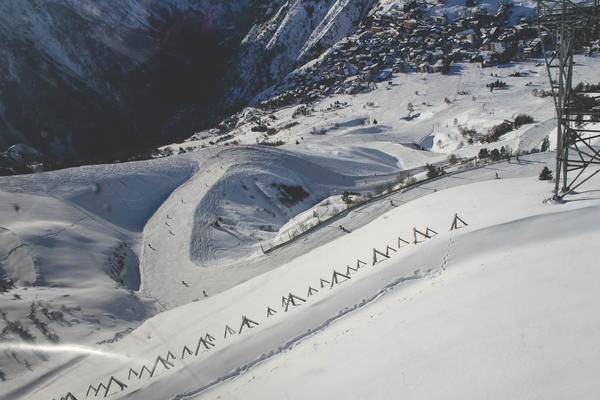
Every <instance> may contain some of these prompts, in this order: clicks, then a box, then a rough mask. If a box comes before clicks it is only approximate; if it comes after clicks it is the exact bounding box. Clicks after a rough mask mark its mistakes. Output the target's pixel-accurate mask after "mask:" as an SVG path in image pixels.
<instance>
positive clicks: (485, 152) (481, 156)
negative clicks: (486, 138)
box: [477, 147, 490, 160]
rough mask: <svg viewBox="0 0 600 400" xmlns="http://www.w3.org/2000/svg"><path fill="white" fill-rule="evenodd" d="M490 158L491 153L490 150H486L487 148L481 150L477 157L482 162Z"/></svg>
mask: <svg viewBox="0 0 600 400" xmlns="http://www.w3.org/2000/svg"><path fill="white" fill-rule="evenodd" d="M489 156H490V153H489V151H488V149H486V148H485V147H484V148H483V149H481V150H479V154H478V155H477V157H479V159H480V160H483V159H485V158H488V157H489Z"/></svg>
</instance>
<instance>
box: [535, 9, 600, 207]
mask: <svg viewBox="0 0 600 400" xmlns="http://www.w3.org/2000/svg"><path fill="white" fill-rule="evenodd" d="M599 4H600V0H581V1H577V0H574V1H570V0H538V3H537V5H538V6H537V17H538V27H539V32H540V39H541V42H542V51H543V54H544V58H545V61H546V68H547V71H548V76H549V78H550V85H551V88H552V95H553V97H554V105H555V108H556V117H557V141H556V142H557V148H556V177H555V187H554V198H555V199H561V198H562V197H563V196H565V195H566V194H568V193H571V192H572V191H573V190H575V189H576V188H577V187H579V186H580V185H582V184H583V183H584V182H585V181H587V180H588V179H590V178H591V177H592V176H594V175H595V174H597V173H598V172H600V169H597V170H595V171H594V172H592V173H591V174H589V175H587V176H585V175H584V171H585V170H586V169H587V168H588V167H589V166H590V165H593V164H598V165H600V149H596V148H595V147H594V146H592V145H591V142H590V141H591V139H594V138H597V137H600V130H597V129H596V130H594V129H588V128H586V127H585V122H586V121H590V120H591V119H594V118H598V117H600V109H598V108H596V107H591V108H590V107H586V106H585V104H582V99H583V100H585V99H584V98H583V97H582V96H585V97H591V98H593V99H596V98H599V97H600V90H597V91H596V92H590V91H587V92H586V93H585V94H583V92H582V91H581V90H580V89H579V88H576V87H573V68H574V65H575V64H574V62H573V54H574V51H575V50H576V49H578V48H581V46H582V45H583V44H584V43H586V42H589V41H590V40H592V39H593V38H595V37H596V36H597V34H598V26H599V23H600V15H599V12H600V7H599ZM547 44H551V46H552V50H551V51H548V50H547V49H546V45H547ZM570 173H571V174H570Z"/></svg>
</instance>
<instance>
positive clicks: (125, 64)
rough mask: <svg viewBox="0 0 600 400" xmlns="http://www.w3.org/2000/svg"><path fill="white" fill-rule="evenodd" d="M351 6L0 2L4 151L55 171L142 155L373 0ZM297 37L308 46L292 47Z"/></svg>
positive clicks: (259, 86) (250, 1)
mask: <svg viewBox="0 0 600 400" xmlns="http://www.w3.org/2000/svg"><path fill="white" fill-rule="evenodd" d="M339 3H343V4H342V5H340V4H339ZM346 3H347V2H344V1H339V0H325V1H315V0H295V1H289V2H283V1H281V0H271V1H269V0H236V1H226V2H223V1H215V0H106V1H103V2H100V3H98V2H95V1H88V0H47V1H38V0H5V1H4V2H2V4H0V43H2V45H0V153H1V152H2V151H5V150H6V149H7V148H9V147H10V146H11V145H13V144H17V143H24V144H27V145H29V146H32V147H34V148H35V149H37V150H39V151H41V152H42V153H43V154H44V160H45V164H46V168H48V166H49V167H50V168H52V165H53V164H54V166H55V167H56V166H59V165H69V164H74V163H94V162H101V161H113V160H124V159H128V158H131V157H139V156H140V155H142V154H147V153H148V152H149V151H150V150H151V149H152V148H155V147H156V146H158V145H161V144H166V143H170V142H172V141H174V140H179V139H183V138H185V137H189V136H190V135H191V134H192V133H193V132H195V131H198V130H201V129H205V128H207V127H210V126H211V125H214V124H215V123H216V122H218V121H219V120H220V119H222V118H224V117H226V116H227V115H228V114H230V113H231V112H234V111H237V110H239V109H240V107H242V106H243V105H245V104H246V103H247V101H248V100H250V99H251V97H252V96H253V95H255V94H256V93H258V92H259V91H260V90H263V89H265V88H266V87H268V86H269V85H270V84H273V83H275V82H276V81H277V79H281V78H282V77H283V76H285V74H286V73H287V72H289V71H291V70H292V69H293V68H294V67H296V66H297V65H296V64H298V63H299V62H300V61H301V59H302V60H303V61H305V60H306V58H307V55H308V54H311V53H315V52H314V51H312V52H311V51H310V50H311V46H312V50H315V48H317V49H322V48H325V47H324V46H323V43H321V41H320V40H316V41H315V40H314V38H313V36H314V32H315V30H318V29H319V27H320V26H321V25H322V24H323V21H325V20H326V19H327V18H331V14H335V15H339V14H342V13H341V12H339V11H338V10H339V9H342V10H343V11H344V12H346V10H347V9H351V11H349V13H350V18H348V16H347V15H344V16H343V18H345V19H350V23H349V24H345V26H344V27H343V29H339V31H340V32H339V33H338V32H336V33H335V34H333V35H332V34H331V33H330V32H327V35H322V36H326V40H327V41H328V42H332V41H335V40H337V39H339V37H343V36H344V35H346V34H348V33H349V31H350V30H351V29H353V28H355V27H356V26H357V25H358V22H359V21H360V19H361V18H362V17H363V16H364V13H365V12H366V11H368V8H369V7H370V4H371V3H372V2H371V1H370V0H360V1H356V2H352V3H353V4H352V5H348V4H346ZM332 9H334V11H335V12H331V10H332ZM299 10H300V11H299ZM356 10H359V12H358V13H357V12H356ZM290 14H291V15H292V18H287V17H288V16H289V15H290ZM335 15H334V17H335ZM292 24H293V25H298V26H294V27H292V28H290V25H292ZM281 31H283V33H284V34H283V35H282V34H280V32H281ZM286 34H289V36H286ZM276 35H279V36H280V38H279V39H277V38H275V40H271V39H273V38H274V37H275V36H276ZM311 35H312V36H311ZM290 37H293V39H295V40H297V41H298V42H299V43H300V44H301V46H300V47H298V46H296V48H294V49H292V50H291V51H290V50H288V49H286V45H287V44H286V41H289V40H290ZM309 38H310V39H311V40H312V42H311V45H310V46H308V50H307V49H306V48H305V47H306V46H305V44H306V42H307V40H309ZM279 42H283V45H281V44H280V43H279ZM273 43H275V45H276V46H275V47H273V46H272V44H273ZM325 44H326V43H325ZM288 53H290V54H288ZM282 54H283V55H282ZM58 163H60V164H58ZM0 169H1V168H0ZM6 171H7V169H5V172H6ZM13 172H14V171H13ZM16 172H26V170H25V171H16Z"/></svg>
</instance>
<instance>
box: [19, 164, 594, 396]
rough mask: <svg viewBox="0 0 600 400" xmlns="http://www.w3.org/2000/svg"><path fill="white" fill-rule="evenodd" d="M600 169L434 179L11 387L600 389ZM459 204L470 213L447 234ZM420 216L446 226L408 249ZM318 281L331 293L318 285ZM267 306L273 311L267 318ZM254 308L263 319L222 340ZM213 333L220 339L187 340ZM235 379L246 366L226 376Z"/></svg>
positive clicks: (207, 392) (303, 392)
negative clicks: (371, 215)
mask: <svg viewBox="0 0 600 400" xmlns="http://www.w3.org/2000/svg"><path fill="white" fill-rule="evenodd" d="M538 160H539V158H535V157H534V158H530V159H527V160H523V162H526V163H536V162H538ZM443 179H460V176H449V177H446V178H443ZM599 181H600V180H599V179H597V178H594V179H592V180H590V181H589V182H588V183H587V184H586V185H585V186H584V187H582V190H581V192H580V193H579V194H577V195H574V196H573V197H571V201H569V202H567V203H564V204H552V203H544V202H543V200H544V199H546V198H548V197H549V194H550V192H551V188H552V185H551V184H549V183H547V182H541V181H539V180H537V177H536V176H531V175H530V176H524V177H521V178H514V179H499V180H491V181H487V182H479V183H473V184H467V185H462V186H459V187H455V188H450V189H447V190H440V191H437V192H433V193H431V194H430V195H428V196H425V197H422V198H420V199H418V200H415V201H412V202H409V203H406V204H404V205H401V206H399V207H397V208H395V209H393V210H392V211H390V212H388V213H386V214H384V215H382V216H381V217H379V218H377V219H375V220H374V221H372V222H371V223H370V224H368V225H366V226H364V227H363V228H360V229H357V230H354V231H353V232H351V233H349V234H347V235H345V236H343V237H340V238H338V239H336V240H334V241H332V242H330V243H328V244H327V245H324V246H321V247H318V248H316V249H314V250H313V251H310V252H308V253H306V254H304V255H302V256H300V257H297V258H296V259H294V260H292V261H290V262H288V263H286V264H285V265H283V266H282V267H280V268H277V269H275V270H272V271H270V272H267V273H264V274H262V275H259V276H257V277H255V278H253V279H251V280H249V281H246V282H244V283H242V284H240V285H237V286H235V287H233V288H231V289H230V290H227V291H225V292H223V293H221V294H219V295H217V296H214V297H211V298H209V299H207V300H206V301H203V302H199V303H191V304H188V305H185V306H182V307H178V308H176V309H174V310H170V311H167V312H165V313H161V314H159V315H157V316H155V317H153V318H151V319H149V320H148V321H146V322H145V323H144V324H142V325H141V326H140V327H139V328H138V329H136V330H135V331H133V332H132V333H131V334H129V335H128V336H126V337H125V338H123V339H122V340H121V341H119V342H117V343H113V344H107V345H106V346H103V350H104V351H105V352H108V353H112V354H114V355H115V356H116V358H114V359H112V360H111V361H110V362H107V360H106V359H104V358H100V357H98V356H92V355H89V356H87V357H85V358H83V359H82V360H81V361H79V362H77V363H76V364H74V365H72V366H69V365H66V366H65V367H64V369H63V370H61V371H57V372H56V373H55V374H54V375H53V376H48V377H46V379H44V380H40V382H39V383H41V384H40V385H39V386H37V387H32V386H28V387H26V388H22V389H20V390H19V391H17V392H12V393H10V394H9V396H15V395H22V396H26V397H27V398H28V399H37V398H44V399H46V398H48V397H49V396H50V397H52V396H54V397H56V396H58V395H64V394H66V392H67V391H71V392H73V394H75V395H78V396H81V397H84V395H85V392H86V390H88V385H90V384H93V385H94V386H97V385H98V384H99V383H100V382H103V383H105V384H107V383H108V378H109V377H110V376H115V377H116V378H117V379H119V380H121V381H122V382H126V383H127V385H128V387H127V388H126V389H125V390H124V391H119V390H118V388H117V387H116V386H111V387H110V390H109V392H110V393H114V394H113V395H112V396H111V397H112V398H121V397H124V398H139V399H166V398H174V397H175V396H176V398H178V399H183V398H196V397H199V398H228V399H229V398H242V397H244V398H281V397H286V398H298V399H300V398H307V397H315V398H337V397H344V398H364V397H365V396H374V397H375V398H399V397H409V398H442V397H443V398H448V397H450V398H468V399H471V398H472V399H480V398H482V397H485V398H499V399H500V398H532V397H540V398H564V397H568V396H570V395H573V396H574V397H576V398H595V397H597V396H598V395H599V394H600V385H599V384H598V381H597V379H595V374H594V371H596V370H598V368H600V351H599V349H598V347H597V345H596V339H597V337H598V334H600V316H599V314H598V313H597V312H596V310H597V307H598V305H599V304H600V297H599V295H598V291H597V290H595V289H596V287H595V282H597V279H598V278H599V276H598V274H599V273H598V271H597V268H595V248H594V246H593V245H592V244H593V243H595V242H596V241H597V240H598V239H600V232H599V231H598V229H597V226H598V223H599V222H600V220H599V217H600V212H599V211H600V199H599V198H598V197H597V196H596V191H595V190H592V189H593V188H595V187H597V185H598V183H600V182H599ZM517 194H518V195H517ZM454 213H458V214H459V215H460V216H461V217H462V218H463V219H464V220H465V221H466V222H467V223H468V224H469V225H468V226H467V227H464V228H461V229H459V230H455V231H448V228H449V227H450V223H451V221H452V218H453V216H454ZM414 226H416V227H418V228H419V229H422V230H424V229H425V228H426V227H431V228H432V229H434V230H435V231H436V232H438V233H439V234H438V235H435V236H434V237H433V238H431V239H428V240H426V241H424V242H422V243H419V244H416V245H415V244H411V245H407V246H402V247H401V248H398V242H397V240H398V237H399V236H400V237H402V238H404V239H407V240H408V239H410V237H411V235H412V229H413V227H414ZM387 245H390V246H391V247H393V248H394V249H396V250H397V251H396V252H393V251H390V258H389V259H387V260H383V261H381V257H380V261H379V262H377V264H376V265H374V266H373V265H371V257H372V249H373V248H377V249H379V250H381V251H385V248H386V246H387ZM567 249H568V250H567ZM357 258H360V259H362V260H364V261H366V262H367V263H368V265H364V266H362V268H360V269H359V270H358V271H357V272H353V271H350V276H351V279H349V280H348V279H345V278H340V282H339V284H337V285H332V286H333V288H331V289H330V288H329V285H325V286H324V287H322V286H321V285H320V283H319V281H320V278H324V279H327V280H329V281H331V280H332V273H333V271H334V269H335V270H337V271H339V272H342V273H344V274H345V273H346V266H347V265H352V266H354V265H355V263H356V260H357ZM309 286H311V287H312V288H315V289H317V290H319V291H318V292H316V293H313V295H312V296H308V294H307V290H308V288H309ZM290 292H292V293H294V294H295V295H297V296H300V297H302V298H304V299H306V300H307V301H306V302H305V303H301V305H299V306H297V307H292V306H290V310H288V312H285V310H284V309H282V306H281V296H282V295H283V296H287V295H288V293H290ZM268 306H270V307H272V308H273V309H275V310H276V311H277V313H276V314H275V315H273V316H271V317H268V318H267V317H266V310H267V307H268ZM244 315H245V316H248V317H249V318H250V319H252V320H254V321H256V322H258V323H259V325H258V326H255V327H253V328H251V329H250V328H243V330H242V331H241V332H237V333H238V334H233V335H229V336H228V337H227V338H224V337H223V332H224V329H225V327H226V325H230V326H231V327H233V330H235V331H238V330H239V329H240V323H241V321H242V316H244ZM207 333H209V334H210V335H212V336H213V337H214V340H213V341H211V342H212V343H214V345H215V346H214V347H210V346H208V347H210V349H204V347H199V351H198V354H197V355H188V354H185V353H183V352H182V350H183V348H184V346H188V347H189V348H190V349H191V352H192V353H193V352H194V350H195V349H196V346H197V343H198V339H199V338H200V337H205V334H207ZM169 351H171V352H173V355H174V359H171V363H172V364H173V367H171V368H170V369H168V370H165V369H163V368H162V367H161V366H160V365H159V367H158V368H157V370H156V371H155V375H154V377H153V378H149V377H148V375H147V374H146V375H144V376H143V377H142V378H135V377H134V378H132V379H129V380H128V378H127V376H128V371H129V368H134V370H136V371H138V372H139V371H140V368H142V366H143V365H148V366H149V368H152V365H153V362H154V360H155V359H156V357H157V356H159V355H161V356H162V357H166V356H167V354H168V352H169ZM184 355H185V356H184ZM123 357H125V358H123ZM182 358H183V359H182ZM250 366H254V368H251V369H249V370H247V369H248V368H249V367H250ZM246 370H247V371H246ZM226 377H235V379H232V380H229V381H226V382H224V383H222V384H220V385H217V383H219V382H221V381H222V380H223V378H226ZM42 382H43V383H42Z"/></svg>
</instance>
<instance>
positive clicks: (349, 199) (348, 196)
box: [342, 190, 358, 206]
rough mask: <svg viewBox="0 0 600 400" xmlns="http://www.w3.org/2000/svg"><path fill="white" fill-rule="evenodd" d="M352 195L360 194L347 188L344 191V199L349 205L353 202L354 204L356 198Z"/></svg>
mask: <svg viewBox="0 0 600 400" xmlns="http://www.w3.org/2000/svg"><path fill="white" fill-rule="evenodd" d="M352 196H358V193H355V192H349V191H347V190H346V191H345V192H344V193H342V201H343V202H344V203H345V204H346V205H347V206H351V205H352V204H354V199H353V198H352Z"/></svg>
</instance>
